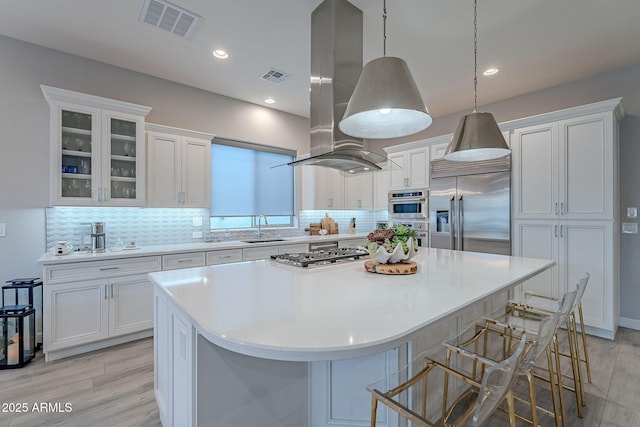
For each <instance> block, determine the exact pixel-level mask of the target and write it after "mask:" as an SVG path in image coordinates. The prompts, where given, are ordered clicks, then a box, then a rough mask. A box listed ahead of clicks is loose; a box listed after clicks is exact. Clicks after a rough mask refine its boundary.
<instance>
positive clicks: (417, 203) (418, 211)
mask: <svg viewBox="0 0 640 427" xmlns="http://www.w3.org/2000/svg"><path fill="white" fill-rule="evenodd" d="M388 198H389V207H388V209H389V219H390V220H405V219H417V220H426V219H428V218H429V190H426V189H420V190H392V191H389V196H388Z"/></svg>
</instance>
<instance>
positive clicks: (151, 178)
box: [147, 124, 213, 208]
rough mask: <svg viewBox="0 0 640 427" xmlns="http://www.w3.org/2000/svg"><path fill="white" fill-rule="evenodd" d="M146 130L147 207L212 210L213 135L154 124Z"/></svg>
mask: <svg viewBox="0 0 640 427" xmlns="http://www.w3.org/2000/svg"><path fill="white" fill-rule="evenodd" d="M147 130H149V131H148V132H147V145H148V154H147V156H148V159H149V160H148V161H149V165H148V177H147V186H148V200H147V205H148V206H150V207H191V208H209V205H210V201H211V138H213V135H207V134H201V133H197V132H192V131H185V130H182V129H175V128H167V127H163V126H159V125H151V124H150V125H147Z"/></svg>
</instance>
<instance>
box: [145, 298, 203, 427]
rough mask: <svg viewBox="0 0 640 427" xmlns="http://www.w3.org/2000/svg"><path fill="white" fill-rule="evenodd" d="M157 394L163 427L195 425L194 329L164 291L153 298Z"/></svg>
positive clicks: (155, 386) (155, 388) (155, 389)
mask: <svg viewBox="0 0 640 427" xmlns="http://www.w3.org/2000/svg"><path fill="white" fill-rule="evenodd" d="M153 301H154V304H155V322H154V325H155V326H154V338H155V339H154V365H155V369H154V372H155V377H154V394H155V397H156V401H157V403H158V409H159V413H160V421H161V422H162V425H164V426H167V427H169V426H191V425H194V424H195V423H194V420H195V414H194V411H193V408H194V407H195V405H193V399H194V398H195V383H194V380H193V378H194V372H193V369H194V366H195V362H196V361H195V352H194V348H195V329H194V328H193V326H192V325H191V324H190V323H189V322H188V321H187V320H186V319H184V318H183V317H182V316H181V315H180V314H179V313H178V312H176V310H175V309H174V308H173V307H172V306H171V305H170V304H168V303H167V299H166V298H165V297H164V295H162V292H158V291H156V292H155V294H154V296H153Z"/></svg>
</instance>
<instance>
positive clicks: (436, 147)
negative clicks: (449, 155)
mask: <svg viewBox="0 0 640 427" xmlns="http://www.w3.org/2000/svg"><path fill="white" fill-rule="evenodd" d="M448 146H449V143H448V142H443V143H440V144H432V145H431V146H430V147H429V158H430V160H431V161H434V160H438V159H441V158H443V157H444V153H445V152H446V151H447V147H448Z"/></svg>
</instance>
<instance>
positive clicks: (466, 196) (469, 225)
mask: <svg viewBox="0 0 640 427" xmlns="http://www.w3.org/2000/svg"><path fill="white" fill-rule="evenodd" d="M429 190H430V197H429V206H430V208H431V209H430V215H429V218H430V226H429V236H430V239H429V240H430V245H431V247H432V248H444V249H454V250H461V251H473V252H485V253H495V254H503V255H510V254H511V202H510V193H511V156H506V157H503V158H500V159H494V160H486V161H480V162H451V161H446V160H434V161H432V162H431V186H430V189H429Z"/></svg>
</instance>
